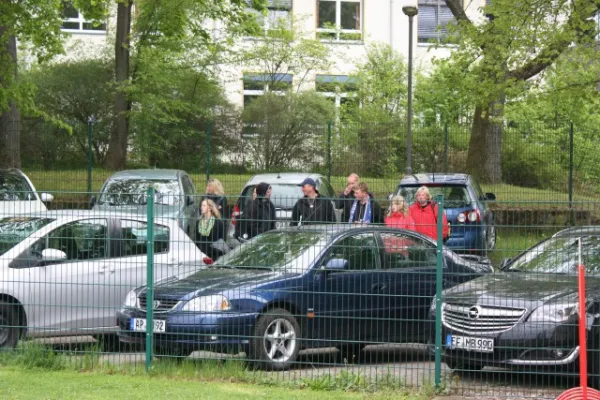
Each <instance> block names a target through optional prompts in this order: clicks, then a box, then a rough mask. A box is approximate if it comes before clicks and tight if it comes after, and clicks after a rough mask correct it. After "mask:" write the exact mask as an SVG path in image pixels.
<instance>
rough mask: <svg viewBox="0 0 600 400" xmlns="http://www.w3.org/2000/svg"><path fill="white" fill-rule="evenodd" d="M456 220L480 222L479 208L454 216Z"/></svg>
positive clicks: (460, 221)
mask: <svg viewBox="0 0 600 400" xmlns="http://www.w3.org/2000/svg"><path fill="white" fill-rule="evenodd" d="M456 221H457V222H459V223H461V224H464V223H465V222H481V213H480V212H479V210H471V211H465V212H462V213H460V214H458V215H457V216H456Z"/></svg>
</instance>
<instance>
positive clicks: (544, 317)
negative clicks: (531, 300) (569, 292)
mask: <svg viewBox="0 0 600 400" xmlns="http://www.w3.org/2000/svg"><path fill="white" fill-rule="evenodd" d="M578 313H579V304H578V303H576V302H573V303H556V304H546V305H543V306H541V307H538V308H537V309H536V310H535V311H534V312H533V313H532V314H531V316H530V317H529V321H533V322H566V321H567V320H568V319H569V318H571V317H572V316H574V315H577V314H578Z"/></svg>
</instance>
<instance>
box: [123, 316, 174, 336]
mask: <svg viewBox="0 0 600 400" xmlns="http://www.w3.org/2000/svg"><path fill="white" fill-rule="evenodd" d="M129 323H130V328H131V330H132V331H134V332H146V319H145V318H131V320H130V321H129ZM166 331H167V321H165V320H162V319H155V320H154V333H164V332H166Z"/></svg>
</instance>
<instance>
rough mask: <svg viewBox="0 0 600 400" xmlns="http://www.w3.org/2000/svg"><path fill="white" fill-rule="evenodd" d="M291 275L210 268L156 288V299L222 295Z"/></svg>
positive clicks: (263, 271)
mask: <svg viewBox="0 0 600 400" xmlns="http://www.w3.org/2000/svg"><path fill="white" fill-rule="evenodd" d="M289 276H290V274H284V273H282V272H279V271H277V272H275V271H270V270H258V269H252V270H250V269H249V270H242V269H233V268H221V269H219V268H209V269H204V270H201V271H198V272H197V273H195V274H193V275H191V276H188V277H187V278H184V279H177V280H169V281H167V282H164V283H162V284H159V285H157V286H156V287H155V288H154V294H155V296H156V297H163V296H164V297H177V298H183V297H195V296H199V295H204V294H214V293H222V292H226V291H228V290H232V289H235V293H240V292H241V291H242V289H245V288H251V287H255V286H257V285H261V284H266V283H270V282H274V281H277V280H280V279H285V278H286V277H289Z"/></svg>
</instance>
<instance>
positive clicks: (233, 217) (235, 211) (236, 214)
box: [231, 204, 240, 225]
mask: <svg viewBox="0 0 600 400" xmlns="http://www.w3.org/2000/svg"><path fill="white" fill-rule="evenodd" d="M239 216H240V206H238V205H237V204H236V205H235V207H233V211H232V212H231V223H232V224H233V225H235V224H236V223H237V219H238V217H239Z"/></svg>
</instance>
